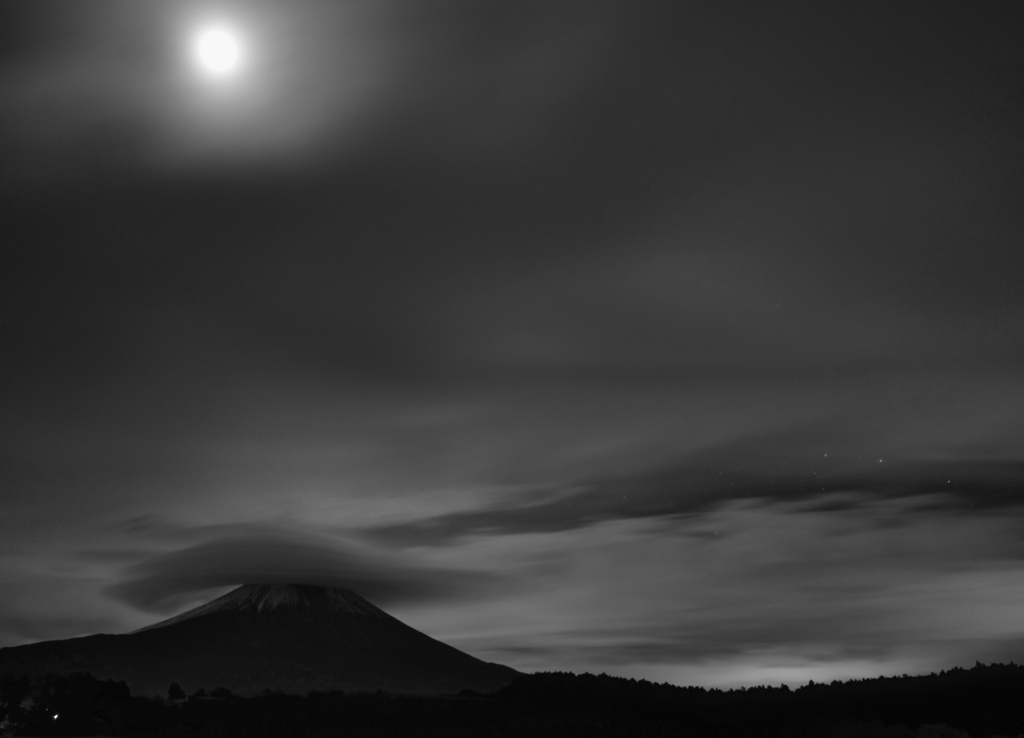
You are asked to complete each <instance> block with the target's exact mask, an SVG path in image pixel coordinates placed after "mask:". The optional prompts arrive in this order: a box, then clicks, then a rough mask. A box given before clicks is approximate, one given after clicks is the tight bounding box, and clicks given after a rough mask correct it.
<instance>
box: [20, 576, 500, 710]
mask: <svg viewBox="0 0 1024 738" xmlns="http://www.w3.org/2000/svg"><path fill="white" fill-rule="evenodd" d="M75 670H83V671H88V672H90V673H92V674H94V675H95V676H97V677H100V678H114V679H124V680H125V681H127V682H128V685H129V686H130V687H131V688H132V691H133V692H134V693H136V694H166V692H167V687H168V685H169V684H170V683H171V682H175V681H176V682H179V683H180V684H181V686H182V687H183V688H184V689H185V691H186V692H191V691H194V690H196V689H199V688H205V689H207V690H209V689H212V688H214V687H218V686H224V687H227V688H228V689H230V690H231V691H233V692H236V693H238V694H255V693H258V692H261V691H262V690H264V689H276V690H282V691H285V692H293V693H299V694H302V693H305V692H308V691H310V690H332V689H343V690H346V691H375V690H377V689H381V690H384V691H387V692H397V693H414V694H438V693H446V692H447V693H450V692H457V691H459V690H461V689H476V690H478V691H481V692H484V691H491V690H494V689H497V688H498V687H501V686H503V685H505V684H507V683H509V682H510V681H511V680H512V679H513V678H515V677H516V676H517V675H518V672H516V671H514V670H513V669H510V668H508V667H506V666H501V665H499V664H492V663H488V662H485V661H481V660H479V659H476V658H474V657H472V656H470V655H469V654H466V653H463V652H462V651H459V650H458V649H456V648H453V647H451V646H449V645H447V644H444V643H441V642H440V641H437V640H434V639H433V638H430V637H429V636H427V635H424V634H423V633H420V632H419V631H417V630H415V629H413V628H411V627H409V626H408V625H406V624H404V623H402V622H401V621H399V620H397V619H396V618H394V617H392V616H390V615H388V614H387V613H386V612H384V611H383V610H381V609H379V608H377V607H376V606H374V605H373V604H371V603H370V602H368V601H367V600H365V599H363V598H362V597H360V596H359V595H358V594H356V593H355V592H351V591H348V590H340V589H329V588H325V587H312V586H303V585H244V586H242V587H239V588H238V589H235V590H233V591H232V592H229V593H228V594H226V595H224V596H223V597H220V598H218V599H216V600H213V601H212V602H209V603H207V604H205V605H202V606H200V607H197V608H195V609H193V610H189V611H188V612H186V613H183V614H181V615H178V616H176V617H173V618H170V619H169V620H165V621H162V622H159V623H156V624H154V625H151V626H148V627H146V628H142V629H141V630H137V631H134V632H133V633H127V634H123V635H95V636H87V637H85V638H72V639H68V640H64V641H46V642H42V643H34V644H30V645H26V646H16V647H14V648H4V649H0V673H3V672H8V673H20V672H28V673H42V672H46V671H54V672H62V673H67V672H70V671H75Z"/></svg>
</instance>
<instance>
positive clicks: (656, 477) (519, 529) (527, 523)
mask: <svg viewBox="0 0 1024 738" xmlns="http://www.w3.org/2000/svg"><path fill="white" fill-rule="evenodd" d="M741 449H745V450H747V451H748V452H751V453H750V454H749V455H746V457H744V454H742V453H737V452H739V451H740V450H741ZM761 452H763V453H764V454H765V455H764V456H758V455H754V454H757V453H761ZM780 457H781V458H783V459H786V460H785V461H782V462H780V461H779V458H780ZM856 461H858V462H859V463H858V464H856V465H855V466H854V467H853V468H850V467H849V466H846V464H849V462H850V460H849V459H843V458H836V455H833V456H832V458H831V460H830V459H829V458H827V457H825V456H823V455H822V454H820V453H819V454H816V455H815V456H814V457H810V456H807V455H802V456H800V455H794V454H792V453H779V449H778V447H774V448H773V449H772V450H771V451H767V450H766V449H764V448H763V447H761V446H747V445H746V444H740V443H735V444H729V446H728V453H727V454H725V453H723V450H722V449H713V450H711V451H709V452H705V453H703V454H697V455H695V456H694V457H693V458H691V459H690V460H688V461H687V462H684V463H682V464H679V465H675V466H671V467H667V468H661V469H656V470H651V471H648V472H644V473H642V474H639V475H636V476H629V477H618V478H606V479H599V480H582V481H580V482H578V483H577V484H572V485H567V486H566V488H565V489H555V490H550V491H549V492H548V493H547V495H546V499H543V498H540V495H538V494H533V495H531V499H529V500H522V501H517V500H512V501H509V502H506V503H500V502H494V503H491V504H489V505H486V506H484V507H482V508H480V509H476V510H467V511H460V512H454V513H449V514H445V515H441V516H436V517H433V518H429V517H427V518H423V519H420V520H417V521H415V522H409V523H401V524H393V525H387V526H379V527H375V528H370V529H368V530H366V531H364V532H365V533H366V534H367V535H368V536H370V537H371V538H376V539H379V540H383V541H387V542H389V543H394V544H399V545H405V546H418V545H449V544H452V543H453V542H455V541H456V540H458V539H460V538H462V537H466V536H479V535H512V534H518V533H556V532H559V531H569V530H574V529H578V528H585V527H588V526H591V525H595V524H598V523H601V522H605V521H614V520H629V519H637V518H664V519H669V520H671V519H681V520H688V519H691V518H694V517H695V516H699V515H701V514H705V513H708V512H709V511H712V510H715V509H717V508H720V507H722V506H726V505H729V504H731V503H733V502H735V501H748V502H752V503H757V502H764V503H768V504H785V503H793V502H799V503H801V506H800V508H799V510H802V511H807V512H813V511H817V512H822V511H831V512H840V511H843V510H853V509H858V508H860V507H863V506H864V505H865V504H869V503H870V502H871V501H872V500H876V499H882V500H899V499H901V498H920V505H919V509H920V510H921V511H925V510H932V511H940V510H941V511H946V512H953V513H966V512H971V511H977V512H979V513H980V512H983V511H986V510H993V509H1001V508H1016V507H1018V506H1020V505H1021V504H1022V503H1024V462H1021V461H1016V460H1012V461H1011V460H1006V461H999V460H991V461H973V460H948V461H931V462H925V461H900V460H894V459H890V460H889V461H888V462H885V461H884V460H882V463H879V460H878V459H875V458H873V457H872V458H868V459H867V460H866V461H865V460H864V458H863V454H861V455H860V458H859V459H856ZM844 462H845V463H844ZM769 464H770V468H769ZM687 534H688V535H702V534H701V533H700V532H699V531H697V532H694V531H688V533H687ZM715 537H716V538H717V534H716V535H715Z"/></svg>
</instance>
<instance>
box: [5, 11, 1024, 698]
mask: <svg viewBox="0 0 1024 738" xmlns="http://www.w3.org/2000/svg"><path fill="white" fill-rule="evenodd" d="M210 28H220V29H222V30H224V32H225V33H228V34H230V35H231V38H233V39H234V41H233V42H234V43H236V44H237V48H235V49H232V50H230V51H231V52H232V53H234V52H237V58H231V59H228V60H227V62H226V66H230V68H225V69H212V70H211V69H207V68H204V67H203V65H202V63H201V60H200V58H199V57H198V56H197V46H196V45H197V44H198V43H199V41H198V39H199V38H200V37H201V36H200V35H201V34H202V32H203V31H204V30H205V29H210ZM1022 28H1024V6H1022V4H1021V3H1020V2H986V3H945V2H928V3H916V4H915V3H879V4H877V5H875V4H871V3H863V2H856V3H844V4H840V3H820V2H813V3H812V2H794V3H781V4H773V3H753V2H751V3H742V4H739V3H737V4H733V3H725V2H681V1H680V0H672V1H671V2H658V1H656V0H640V1H636V0H430V1H429V2H425V1H424V0H288V1H287V2H285V0H274V1H270V0H266V1H264V0H254V1H252V2H231V1H230V0H227V1H225V2H218V0H209V2H206V1H204V0H194V1H193V0H181V1H179V0H161V2H159V3H157V2H140V1H139V0H118V1H114V0H76V1H75V2H70V1H68V0H4V1H3V3H2V4H0V244H2V251H0V253H2V255H3V256H2V260H3V266H2V268H0V304H2V318H0V321H2V335H0V338H2V348H0V357H2V359H0V374H2V383H0V393H2V405H0V407H2V411H0V646H10V645H17V644H22V643H29V642H33V641H37V640H46V639H55V638H67V637H72V636H77V635H84V634H89V633H94V632H125V631H127V630H130V629H133V628H137V627H141V626H143V625H146V624H148V623H151V622H154V621H156V620H158V619H161V618H164V617H168V616H170V615H173V614H175V613H178V612H181V611H182V610H184V609H186V608H188V607H192V606H195V605H197V604H200V603H201V602H204V601H206V600H208V599H210V598H212V597H213V596H216V595H219V594H221V593H223V592H225V591H227V590H228V589H229V588H230V587H232V586H234V585H236V584H241V583H246V582H295V583H307V584H324V585H331V586H342V587H350V588H353V589H355V590H356V591H358V592H360V593H361V594H363V595H364V596H366V597H367V598H369V599H371V600H372V601H374V602H375V603H376V604H378V605H380V606H381V607H383V608H385V609H387V610H388V611H389V612H391V613H392V614H394V615H395V616H396V617H399V618H400V619H402V620H404V621H405V622H407V623H409V624H410V625H412V626H413V627H416V628H418V629H420V630H422V631H424V632H426V633H428V634H429V635H431V636H434V637H435V638H438V639H440V640H443V641H445V642H448V643H450V644H452V645H454V646H456V647H458V648H461V649H463V650H466V651H468V652H470V653H472V654H473V655H476V656H479V657H481V658H484V659H486V660H491V661H498V662H501V663H505V664H508V665H509V666H512V667H515V668H517V669H520V670H524V671H536V670H573V671H592V672H595V673H596V672H602V671H606V672H608V673H610V674H616V675H622V676H632V677H637V678H640V677H644V678H647V679H651V680H655V681H670V682H674V683H679V684H702V685H705V686H723V685H736V684H753V683H776V684H777V683H779V682H789V683H801V682H806V681H807V680H809V679H814V680H816V681H829V680H832V679H842V678H850V677H866V676H875V675H880V674H902V673H922V672H928V671H932V670H938V669H944V668H949V667H952V666H955V665H961V666H970V665H973V664H974V662H975V661H982V662H991V661H1010V660H1016V661H1018V662H1020V661H1022V660H1024V285H1022V283H1024V279H1022V277H1024V44H1022V43H1021V29H1022Z"/></svg>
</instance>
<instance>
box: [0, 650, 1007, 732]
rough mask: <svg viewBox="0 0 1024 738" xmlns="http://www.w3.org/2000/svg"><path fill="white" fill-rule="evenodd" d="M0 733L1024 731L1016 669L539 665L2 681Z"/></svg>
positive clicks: (11, 678) (55, 676) (5, 678)
mask: <svg viewBox="0 0 1024 738" xmlns="http://www.w3.org/2000/svg"><path fill="white" fill-rule="evenodd" d="M0 734H9V735H36V736H90V735H91V736H97V735H104V736H140V737H141V736H153V737H156V736H184V735H188V736H253V737H255V738H259V737H261V736H267V737H270V736H275V737H276V736H283V735H287V736H328V735H330V736H338V735H344V736H389V738H395V737H397V738H402V737H403V736H417V737H418V736H442V735H443V736H467V737H468V736H493V737H496V738H504V737H506V736H509V737H511V736H564V737H567V738H572V737H573V736H598V737H599V738H617V737H618V736H644V737H651V738H659V737H660V736H666V737H667V736H687V737H688V738H691V737H692V738H712V737H714V738H734V737H735V738H738V737H739V736H745V737H762V736H763V737H765V738H768V737H771V738H803V737H804V736H808V737H812V738H855V737H858V738H859V737H866V738H964V737H965V736H967V737H969V738H989V737H991V736H1012V737H1016V736H1022V735H1024V666H1017V665H1016V664H1013V663H1011V664H992V665H988V666H984V665H981V664H977V665H976V666H974V667H973V668H971V669H961V668H954V669H951V670H949V671H943V672H941V673H939V674H931V675H927V676H901V677H879V678H874V679H861V680H853V681H846V682H838V681H835V682H832V683H831V684H815V683H814V682H811V683H809V684H807V685H805V686H802V687H799V688H797V689H790V688H789V687H786V686H781V687H752V688H745V689H734V690H728V691H724V690H718V689H705V688H702V687H678V686H674V685H669V684H656V683H653V682H648V681H645V680H636V679H626V678H622V677H613V676H608V675H606V674H600V675H594V674H572V673H567V672H542V673H537V674H531V675H526V676H523V677H520V678H518V679H516V680H515V681H514V682H512V683H511V684H510V685H508V686H506V687H503V688H502V689H499V690H498V691H496V692H493V693H490V694H485V695H481V694H479V693H477V692H474V691H472V690H464V691H463V692H461V693H459V694H456V695H447V696H438V697H421V696H408V695H390V694H386V693H383V692H377V693H370V694H367V693H348V694H346V693H344V692H313V693H310V694H309V695H306V696H299V695H289V694H282V693H274V692H269V691H268V692H264V693H262V694H260V695H256V696H251V697H239V696H237V695H234V694H232V693H231V692H230V691H229V690H227V689H225V688H223V687H219V688H217V689H213V690H211V691H209V692H207V691H206V690H203V689H200V690H198V691H196V692H194V693H192V694H191V695H187V694H186V693H185V691H184V690H183V689H182V688H181V686H180V685H179V684H177V683H174V684H171V685H169V686H168V691H167V695H166V696H165V697H145V696H133V695H132V694H131V691H130V690H129V688H128V685H127V684H126V683H125V682H124V681H114V680H109V679H108V680H105V681H101V680H99V679H96V678H94V677H92V676H90V675H88V674H85V673H75V674H70V675H59V674H44V675H36V676H29V675H4V676H0Z"/></svg>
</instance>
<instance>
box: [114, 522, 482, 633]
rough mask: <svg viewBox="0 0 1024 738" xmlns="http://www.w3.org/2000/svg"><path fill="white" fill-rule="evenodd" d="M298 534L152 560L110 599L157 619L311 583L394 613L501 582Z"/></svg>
mask: <svg viewBox="0 0 1024 738" xmlns="http://www.w3.org/2000/svg"><path fill="white" fill-rule="evenodd" d="M304 538H308V536H303V535H301V534H298V533H291V534H288V533H278V534H273V533H268V532H262V533H261V532H252V531H250V532H248V533H245V532H241V533H237V534H236V535H233V536H220V537H216V538H213V539H212V540H207V541H204V542H202V543H197V544H195V545H192V546H187V547H185V548H181V549H177V550H174V551H171V552H168V553H161V554H152V555H150V556H149V558H147V559H145V560H143V561H141V562H139V563H136V564H133V565H131V566H129V567H127V568H126V569H124V571H123V572H122V574H121V577H120V581H119V582H117V583H116V584H114V585H112V586H110V587H109V588H108V589H107V592H108V593H109V594H110V596H111V597H113V598H114V599H116V600H119V601H121V602H124V603H126V604H129V605H131V606H133V607H137V608H139V609H142V610H146V611H150V612H161V613H163V612H167V611H168V609H169V608H174V607H176V606H177V605H178V604H179V603H180V602H181V600H182V596H183V595H189V594H192V595H194V594H195V593H198V592H205V591H209V590H212V589H215V588H218V587H226V586H232V585H241V584H310V585H319V586H326V587H340V588H343V589H352V590H354V591H357V592H359V593H360V594H362V595H364V596H365V597H367V598H368V599H370V600H372V601H374V602H377V603H379V604H381V605H382V606H389V605H394V604H408V603H409V602H419V601H427V600H434V599H452V598H455V599H458V598H461V597H464V596H467V594H480V592H481V590H484V589H486V588H487V587H488V586H493V585H494V584H495V583H496V582H497V581H499V579H500V578H501V577H500V576H499V575H497V574H492V573H487V572H480V571H473V570H471V569H447V570H446V569H442V568H438V567H428V566H418V565H416V564H415V563H413V562H410V561H408V560H404V559H401V558H398V557H395V556H391V555H388V554H387V553H384V552H381V551H371V550H368V549H365V548H362V549H360V548H357V547H355V546H352V545H347V544H345V543H343V542H339V541H330V540H327V539H324V538H321V539H319V540H312V541H311V540H304Z"/></svg>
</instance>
